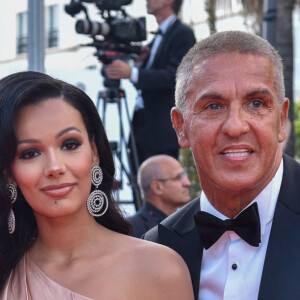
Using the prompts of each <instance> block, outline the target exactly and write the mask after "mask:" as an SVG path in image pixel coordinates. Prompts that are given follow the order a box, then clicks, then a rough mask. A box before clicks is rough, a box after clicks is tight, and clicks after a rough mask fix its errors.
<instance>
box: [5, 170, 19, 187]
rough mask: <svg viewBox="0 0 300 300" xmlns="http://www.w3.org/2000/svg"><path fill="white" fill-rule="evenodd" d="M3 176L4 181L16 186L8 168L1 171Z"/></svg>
mask: <svg viewBox="0 0 300 300" xmlns="http://www.w3.org/2000/svg"><path fill="white" fill-rule="evenodd" d="M3 178H4V180H5V182H6V183H12V184H13V185H15V186H17V183H16V181H15V180H14V178H13V176H12V174H11V173H10V172H9V171H8V170H4V171H3Z"/></svg>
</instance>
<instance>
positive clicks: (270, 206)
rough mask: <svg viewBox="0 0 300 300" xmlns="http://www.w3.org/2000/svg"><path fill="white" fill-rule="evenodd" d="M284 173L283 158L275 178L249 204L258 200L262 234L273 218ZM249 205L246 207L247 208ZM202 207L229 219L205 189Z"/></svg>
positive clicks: (219, 216)
mask: <svg viewBox="0 0 300 300" xmlns="http://www.w3.org/2000/svg"><path fill="white" fill-rule="evenodd" d="M282 175H283V160H282V159H281V162H280V165H279V168H278V170H277V172H276V174H275V176H274V177H273V179H272V180H271V181H270V182H269V184H268V185H267V186H266V187H265V188H264V189H263V190H262V191H261V192H260V194H259V195H258V196H257V197H256V198H255V199H253V200H252V201H251V203H249V205H248V206H250V205H251V204H253V203H254V202H257V205H258V211H259V218H260V224H261V234H262V235H263V234H264V232H265V228H266V225H267V224H268V223H269V222H271V221H272V220H273V217H274V211H275V206H276V202H277V199H278V195H279V191H280V186H281V182H282ZM248 206H247V207H248ZM247 207H245V208H244V209H246V208H247ZM200 208H201V210H202V211H206V212H208V213H210V214H212V215H214V216H216V217H217V218H219V219H221V220H225V219H228V217H226V216H224V215H223V214H222V213H220V212H219V211H218V210H216V209H215V208H214V207H213V206H212V205H211V203H210V202H209V201H208V199H207V197H206V195H205V193H204V191H202V192H201V196H200Z"/></svg>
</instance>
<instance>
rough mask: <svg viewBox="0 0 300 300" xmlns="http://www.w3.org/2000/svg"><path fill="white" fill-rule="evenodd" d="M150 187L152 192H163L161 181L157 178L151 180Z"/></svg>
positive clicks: (158, 193) (159, 193)
mask: <svg viewBox="0 0 300 300" xmlns="http://www.w3.org/2000/svg"><path fill="white" fill-rule="evenodd" d="M150 189H151V191H152V193H153V194H155V195H161V194H162V192H163V189H162V183H161V182H160V181H158V180H153V181H152V182H151V184H150Z"/></svg>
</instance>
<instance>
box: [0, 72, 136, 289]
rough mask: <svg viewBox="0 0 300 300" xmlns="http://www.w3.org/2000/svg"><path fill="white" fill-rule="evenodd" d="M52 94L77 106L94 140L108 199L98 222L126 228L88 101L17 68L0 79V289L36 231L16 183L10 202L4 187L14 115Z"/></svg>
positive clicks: (109, 163) (42, 76) (101, 131)
mask: <svg viewBox="0 0 300 300" xmlns="http://www.w3.org/2000/svg"><path fill="white" fill-rule="evenodd" d="M51 98H61V99H62V100H64V101H66V102H68V103H69V104H70V105H72V106H73V107H74V108H75V109H77V110H78V111H79V112H80V113H81V116H82V119H83V121H84V124H85V126H86V129H87V132H88V135H89V139H90V141H92V140H93V139H94V140H95V143H96V146H97V149H98V155H99V159H100V166H101V168H102V171H103V181H102V183H101V185H100V189H101V190H102V191H103V192H104V193H105V194H106V195H107V198H108V201H109V205H108V209H107V211H106V213H105V214H104V215H103V216H102V217H96V218H95V219H96V220H97V222H98V223H100V224H102V225H103V226H105V227H107V228H109V229H111V230H114V231H116V232H120V233H124V234H128V233H130V230H131V226H130V224H129V223H128V222H127V221H126V219H125V218H124V217H123V216H122V214H121V213H120V211H119V209H118V207H117V206H116V204H115V202H114V201H113V197H112V189H113V183H114V175H115V167H114V162H113V157H112V152H111V149H110V145H109V142H108V140H107V136H106V134H105V131H104V127H103V124H102V122H101V119H100V117H99V114H98V111H97V109H96V107H95V105H94V103H93V101H92V100H91V99H90V98H89V97H88V96H87V95H86V94H85V93H84V92H83V91H81V90H80V89H78V88H76V87H75V86H73V85H71V84H68V83H66V82H63V81H61V80H56V79H54V78H52V77H50V76H48V75H46V74H43V73H39V72H32V71H28V72H19V73H15V74H12V75H9V76H7V77H5V78H3V79H2V80H0V290H1V288H2V287H3V285H4V283H5V281H6V280H7V278H8V276H9V274H10V272H11V271H12V269H13V268H14V267H15V266H16V265H17V263H18V262H19V260H20V259H21V258H22V256H23V255H24V253H25V252H26V250H27V249H28V248H29V247H30V246H31V245H32V244H33V242H34V239H35V238H36V236H37V225H36V221H35V217H34V214H33V211H32V209H31V207H30V206H29V205H28V204H27V202H26V201H25V199H24V197H23V195H22V193H21V191H20V189H18V199H17V201H16V202H15V203H14V204H13V206H12V204H11V200H10V199H9V198H8V195H7V192H6V190H5V187H6V184H7V182H6V180H7V175H9V174H10V166H11V163H12V162H13V160H14V158H15V155H16V148H17V140H16V134H15V130H14V116H15V115H16V113H17V112H18V111H20V109H22V108H23V107H25V106H27V105H31V104H35V103H39V102H41V101H43V100H47V99H51ZM11 208H13V211H14V214H15V217H16V230H15V232H14V233H13V234H9V232H8V225H7V220H8V215H9V212H10V210H11Z"/></svg>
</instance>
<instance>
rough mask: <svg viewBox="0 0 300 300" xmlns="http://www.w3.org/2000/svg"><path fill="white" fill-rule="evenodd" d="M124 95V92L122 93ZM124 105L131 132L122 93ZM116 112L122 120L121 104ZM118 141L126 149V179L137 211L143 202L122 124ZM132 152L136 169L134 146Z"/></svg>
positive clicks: (126, 106) (136, 160)
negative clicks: (127, 170)
mask: <svg viewBox="0 0 300 300" xmlns="http://www.w3.org/2000/svg"><path fill="white" fill-rule="evenodd" d="M123 93H124V92H123ZM123 98H124V105H125V109H126V116H127V119H128V123H129V126H130V130H132V125H131V122H130V118H129V110H128V105H127V101H126V97H125V93H124V97H123ZM118 110H119V118H120V120H121V118H122V111H121V103H120V102H119V103H118ZM120 135H121V136H120V141H122V142H124V145H125V148H126V157H127V161H128V165H129V170H130V172H128V179H129V182H130V184H131V186H132V190H133V193H134V195H133V196H134V200H135V201H134V202H135V207H136V210H138V209H139V208H140V207H141V206H142V205H143V202H142V199H141V194H140V190H139V187H138V184H137V179H136V174H135V172H133V166H132V161H131V160H132V159H131V156H130V154H129V151H128V145H127V143H126V141H125V134H124V128H123V124H122V122H120ZM132 142H134V140H133V141H132V140H131V143H132ZM132 149H133V152H134V156H133V157H134V159H135V161H134V163H135V166H137V167H138V159H137V152H136V147H135V144H134V145H133V148H132Z"/></svg>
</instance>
